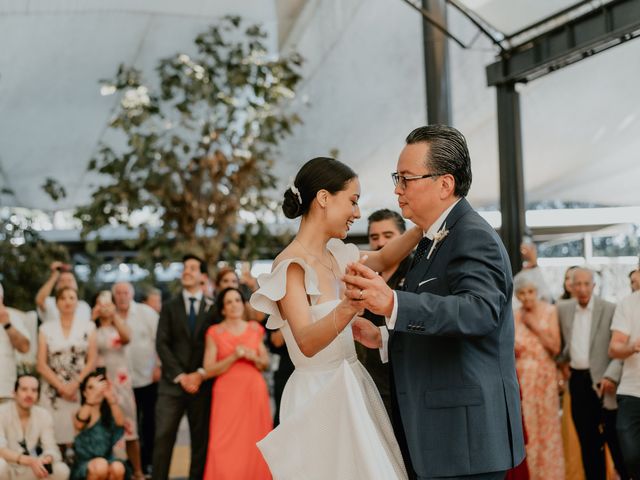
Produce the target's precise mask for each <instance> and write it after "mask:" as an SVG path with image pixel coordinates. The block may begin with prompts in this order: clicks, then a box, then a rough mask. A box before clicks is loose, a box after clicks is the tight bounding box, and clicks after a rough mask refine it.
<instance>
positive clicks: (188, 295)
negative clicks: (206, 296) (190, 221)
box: [182, 289, 203, 317]
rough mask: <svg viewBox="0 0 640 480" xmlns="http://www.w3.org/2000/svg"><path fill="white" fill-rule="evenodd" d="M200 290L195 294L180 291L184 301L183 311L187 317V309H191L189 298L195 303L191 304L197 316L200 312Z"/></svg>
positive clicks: (201, 295)
mask: <svg viewBox="0 0 640 480" xmlns="http://www.w3.org/2000/svg"><path fill="white" fill-rule="evenodd" d="M202 297H203V294H202V290H200V289H198V291H197V292H196V293H190V292H187V291H186V290H182V298H183V300H184V310H185V312H187V317H189V309H190V308H191V301H190V300H189V299H190V298H195V299H196V301H195V302H193V308H195V309H196V315H198V312H199V311H200V302H201V301H202Z"/></svg>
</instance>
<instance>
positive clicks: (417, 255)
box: [413, 237, 433, 265]
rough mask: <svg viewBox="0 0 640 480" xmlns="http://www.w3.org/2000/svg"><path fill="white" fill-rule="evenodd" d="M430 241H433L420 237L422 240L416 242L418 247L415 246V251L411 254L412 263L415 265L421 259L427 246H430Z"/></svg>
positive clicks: (427, 248) (427, 249)
mask: <svg viewBox="0 0 640 480" xmlns="http://www.w3.org/2000/svg"><path fill="white" fill-rule="evenodd" d="M431 243H433V241H432V240H431V239H429V238H427V237H422V240H420V243H418V248H416V253H415V255H414V256H413V265H417V264H418V262H420V260H422V257H424V256H425V255H426V254H427V252H428V251H429V248H431Z"/></svg>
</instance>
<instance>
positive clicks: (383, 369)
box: [356, 209, 413, 417]
mask: <svg viewBox="0 0 640 480" xmlns="http://www.w3.org/2000/svg"><path fill="white" fill-rule="evenodd" d="M367 222H368V226H367V236H368V238H369V250H370V251H376V250H380V249H381V248H382V247H384V246H385V245H386V244H387V242H389V241H390V240H393V239H394V238H397V237H399V236H400V235H402V234H403V233H404V232H405V231H406V229H407V228H406V224H405V221H404V218H402V215H400V214H399V213H397V212H394V211H392V210H387V209H383V210H377V211H375V212H373V213H372V214H371V215H369V218H368V219H367ZM412 261H413V257H412V256H408V257H407V258H405V259H404V260H403V261H402V262H400V263H397V264H395V265H392V266H391V267H389V268H388V269H387V270H385V271H384V272H379V273H380V275H381V276H382V278H383V279H384V280H385V282H387V285H389V287H391V288H393V289H396V288H401V287H402V285H403V283H404V277H405V276H406V274H407V272H408V271H409V267H410V266H411V262H412ZM362 316H363V317H364V318H367V319H369V320H371V321H372V322H373V323H374V324H375V325H376V326H378V327H383V326H385V320H384V317H383V316H380V315H376V314H374V313H371V312H370V311H368V310H366V311H365V312H364V314H363V315H362ZM356 351H357V353H358V359H359V360H360V362H362V364H363V365H364V366H365V368H366V369H367V371H368V372H369V374H370V375H371V378H373V381H374V382H375V384H376V387H378V391H379V392H380V396H381V397H382V401H383V402H384V406H385V408H386V410H387V414H388V415H389V417H391V416H392V408H391V387H390V384H391V372H390V367H389V363H382V360H381V359H380V354H379V352H378V351H377V350H372V349H369V348H365V347H363V346H362V345H360V344H359V343H356Z"/></svg>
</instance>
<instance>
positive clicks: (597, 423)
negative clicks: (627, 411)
mask: <svg viewBox="0 0 640 480" xmlns="http://www.w3.org/2000/svg"><path fill="white" fill-rule="evenodd" d="M569 392H570V393H571V416H572V418H573V423H574V425H575V427H576V432H577V433H578V439H579V440H580V451H581V452H582V465H583V467H584V474H585V477H586V479H587V480H606V477H607V472H606V463H605V454H604V444H605V442H606V443H607V445H608V446H609V450H610V451H611V456H612V457H613V463H614V464H615V467H616V470H617V471H618V474H619V475H620V478H621V479H622V480H626V479H628V478H629V476H628V475H627V473H626V468H625V466H624V462H623V460H622V453H621V451H620V444H619V442H618V436H617V433H616V428H615V427H616V410H607V409H605V408H602V402H601V400H600V398H598V395H597V394H596V392H595V390H594V389H593V380H592V379H591V374H590V373H589V370H574V369H571V377H570V378H569Z"/></svg>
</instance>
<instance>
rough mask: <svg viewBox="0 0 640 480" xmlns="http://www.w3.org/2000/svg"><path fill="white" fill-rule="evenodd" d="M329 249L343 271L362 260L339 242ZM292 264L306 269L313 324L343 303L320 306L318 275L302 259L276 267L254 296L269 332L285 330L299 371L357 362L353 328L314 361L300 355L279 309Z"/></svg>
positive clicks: (264, 277) (261, 279)
mask: <svg viewBox="0 0 640 480" xmlns="http://www.w3.org/2000/svg"><path fill="white" fill-rule="evenodd" d="M327 248H328V249H329V251H330V252H331V253H332V254H333V256H334V257H335V259H336V261H337V263H338V266H339V267H340V269H341V270H342V271H344V270H345V269H346V266H347V264H349V263H351V262H357V261H358V259H359V257H360V254H359V252H358V248H357V247H356V246H355V245H351V244H345V243H343V242H342V241H340V240H337V239H332V240H330V241H329V242H328V243H327ZM292 263H296V264H298V265H300V266H301V267H302V268H303V269H304V282H305V290H306V292H307V295H308V296H309V303H310V305H309V312H310V313H311V318H312V321H314V322H315V321H317V320H319V319H321V318H323V317H324V316H326V315H327V314H329V313H331V311H332V310H333V309H334V308H335V307H336V306H337V305H338V304H339V303H340V299H335V300H328V301H325V302H321V303H318V300H319V298H320V296H321V292H320V290H319V288H318V276H317V273H316V271H315V270H314V269H313V268H311V266H309V264H307V263H306V262H305V261H304V260H303V259H302V258H289V259H286V260H283V261H282V262H280V263H279V264H278V265H276V266H275V268H274V269H273V271H272V272H271V273H269V274H263V275H260V276H259V277H258V285H259V287H260V288H259V289H258V290H257V291H256V292H255V293H254V294H253V295H252V296H251V305H252V306H253V307H254V308H255V309H256V310H259V311H261V312H264V313H267V314H268V315H269V320H268V321H267V328H269V329H272V330H276V329H281V330H282V334H283V336H284V339H285V342H286V344H287V350H288V351H289V356H290V357H291V361H292V362H293V364H294V365H295V367H296V369H297V370H306V369H310V370H325V369H334V368H337V367H339V366H340V365H341V363H342V362H343V360H348V361H350V362H352V361H355V360H356V350H355V346H354V343H353V334H352V332H351V328H350V327H349V326H347V327H346V328H344V329H343V330H342V332H341V333H340V335H338V337H336V339H335V340H333V341H332V342H331V343H330V344H329V345H327V346H326V347H325V348H324V349H323V350H321V351H320V352H318V353H317V354H315V355H314V356H313V357H306V356H305V355H304V354H303V353H302V352H301V351H300V348H299V347H298V344H297V343H296V341H295V338H294V337H293V333H292V332H291V328H290V327H289V323H288V322H287V321H286V319H284V318H282V316H281V313H280V310H279V308H278V305H277V302H278V301H279V300H280V299H282V298H283V297H284V296H285V294H286V287H287V269H288V268H289V266H290V265H291V264H292Z"/></svg>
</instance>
